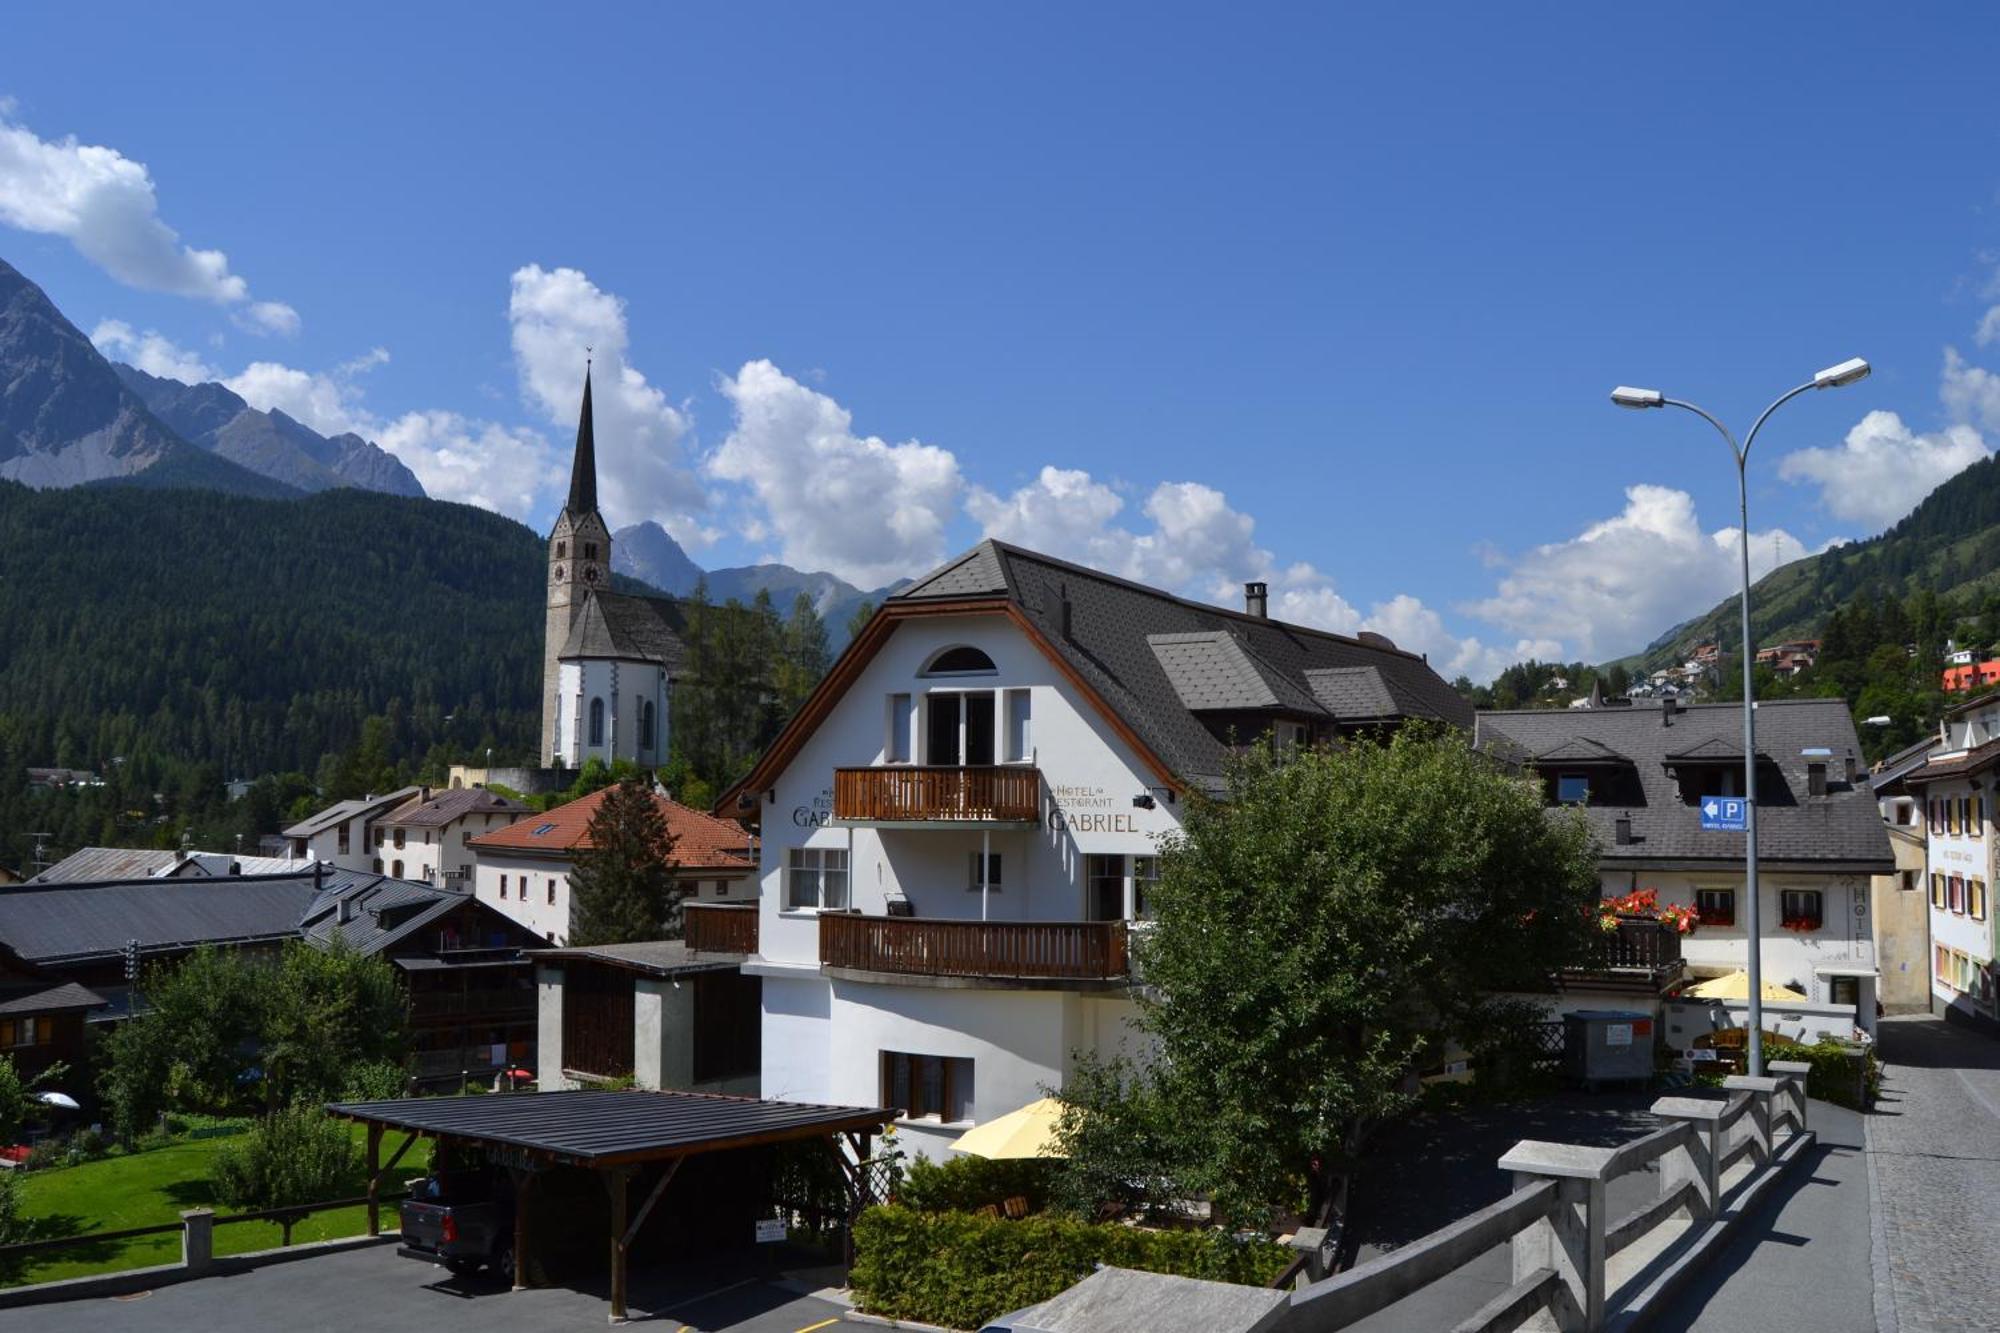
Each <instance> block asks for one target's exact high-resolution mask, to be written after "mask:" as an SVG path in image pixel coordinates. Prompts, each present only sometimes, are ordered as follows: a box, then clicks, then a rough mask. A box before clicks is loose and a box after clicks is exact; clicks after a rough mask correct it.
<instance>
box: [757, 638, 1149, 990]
mask: <svg viewBox="0 0 2000 1333" xmlns="http://www.w3.org/2000/svg"><path fill="white" fill-rule="evenodd" d="M953 644H968V645H971V646H973V647H976V648H979V649H981V650H982V651H984V652H985V653H986V654H987V655H988V656H989V657H991V658H992V659H993V661H994V664H995V665H996V667H998V672H997V674H995V675H993V676H979V677H956V678H946V679H938V680H929V679H925V678H923V677H921V676H920V675H919V672H920V671H921V669H922V668H923V666H924V665H925V663H927V662H928V661H929V660H930V659H931V657H933V656H934V655H935V654H936V652H937V651H938V650H939V649H941V648H944V647H947V646H950V645H953ZM1010 688H1027V689H1028V690H1029V691H1030V701H1031V702H1030V707H1031V712H1032V723H1031V738H1030V741H1031V747H1032V754H1033V760H1034V764H1035V765H1036V766H1037V767H1039V769H1040V770H1041V778H1042V796H1041V800H1042V818H1041V821H1040V822H1039V824H1037V825H1036V826H1035V827H1034V828H1032V829H1030V830H1028V831H1025V832H998V833H995V834H993V835H992V844H991V845H992V850H993V851H995V852H997V853H999V854H1000V855H1001V857H1002V858H1003V859H1002V876H1003V880H1004V883H1003V886H1002V888H1001V891H1000V892H998V893H995V894H992V895H991V897H990V899H989V901H988V907H987V910H988V912H989V914H990V916H991V918H992V919H995V920H1016V921H1029V920H1033V921H1075V920H1082V919H1084V918H1085V904H1084V893H1085V889H1084V883H1083V874H1084V857H1085V856H1086V855H1088V854H1091V853H1107V854H1121V855H1128V856H1129V855H1147V854H1150V853H1152V852H1153V851H1154V850H1156V846H1157V839H1158V837H1159V836H1160V835H1161V834H1163V833H1166V832H1168V831H1170V830H1173V829H1175V828H1177V827H1178V826H1179V825H1178V820H1177V819H1176V817H1175V807H1174V806H1173V805H1172V804H1171V803H1169V802H1168V801H1166V800H1165V799H1164V798H1161V797H1160V796H1159V793H1157V792H1155V793H1154V795H1155V797H1156V804H1155V808H1154V809H1151V810H1142V809H1136V808H1134V806H1133V805H1132V798H1133V797H1134V796H1137V795H1139V794H1141V793H1144V792H1146V791H1147V790H1148V788H1149V786H1152V785H1153V784H1157V783H1158V781H1159V779H1158V778H1157V777H1155V776H1153V775H1152V774H1151V772H1150V770H1148V769H1147V768H1146V767H1145V766H1144V765H1143V764H1141V763H1140V762H1139V760H1138V757H1137V756H1136V755H1135V754H1134V753H1133V752H1132V751H1131V749H1130V747H1128V746H1127V745H1126V744H1125V743H1124V742H1123V741H1122V740H1120V739H1119V738H1118V737H1117V735H1116V734H1115V733H1114V732H1113V731H1112V730H1111V728H1110V726H1109V725H1108V724H1107V723H1106V722H1105V721H1104V720H1103V719H1102V718H1101V716H1099V715H1098V713H1097V712H1096V710H1095V709H1094V708H1092V707H1091V706H1090V705H1089V704H1087V703H1086V702H1084V700H1083V699H1082V697H1081V696H1080V695H1079V694H1078V693H1077V692H1076V690H1075V689H1074V687H1073V686H1071V685H1070V684H1069V683H1068V681H1066V680H1064V679H1063V678H1062V677H1061V675H1060V674H1059V673H1058V672H1057V670H1056V668H1055V666H1054V664H1053V663H1051V662H1050V661H1049V660H1048V658H1046V657H1045V656H1043V655H1042V653H1041V651H1040V650H1039V649H1037V648H1036V647H1035V646H1034V645H1033V644H1032V643H1030V642H1029V641H1028V640H1027V639H1026V637H1025V636H1023V635H1022V633H1021V632H1020V631H1019V630H1018V629H1017V628H1016V627H1014V626H1013V625H1012V624H1011V623H1009V622H1007V621H1005V620H1003V619H1002V618H1000V617H997V616H965V617H940V618H938V619H935V620H929V619H926V620H917V621H908V622H905V623H903V624H902V625H900V626H899V627H898V628H897V629H896V631H895V632H894V634H893V635H892V636H891V637H890V638H889V640H888V642H887V643H886V644H885V645H884V646H883V648H882V649H881V651H880V652H879V653H877V655H876V656H875V658H874V660H873V661H871V662H870V663H869V664H868V666H867V667H866V668H865V669H864V670H863V671H862V673H861V675H860V677H859V678H858V679H857V680H856V681H855V683H854V685H853V686H852V687H851V688H850V689H849V690H848V692H847V694H846V695H845V697H844V698H843V699H842V700H841V701H840V703H839V704H838V705H837V706H836V707H835V709H834V711H833V713H832V714H831V715H830V716H829V717H828V719H827V720H826V722H825V723H823V724H822V725H821V726H820V727H819V729H818V730H817V731H816V732H815V733H814V734H813V735H812V736H811V737H810V738H809V739H808V740H807V741H806V743H805V744H804V745H803V746H802V747H801V748H800V750H799V753H798V754H797V755H796V756H795V757H794V758H793V760H792V762H791V763H790V764H789V765H787V766H786V768H785V771H784V772H783V773H782V774H780V775H779V776H778V778H777V780H776V781H775V783H774V784H773V787H772V789H771V791H770V792H769V793H768V794H767V793H757V795H758V797H759V799H762V800H764V801H765V806H764V810H763V816H764V817H763V855H762V864H761V869H760V877H761V881H762V886H761V892H760V894H759V900H760V903H761V906H762V910H763V918H762V920H761V922H760V923H759V924H760V936H759V939H760V946H761V949H762V952H763V955H764V956H765V957H766V958H769V959H773V960H777V961H782V962H792V963H801V964H817V962H818V960H819V933H818V925H817V922H816V920H815V919H814V916H815V914H813V913H811V912H795V911H790V910H787V909H785V908H784V907H783V901H784V895H783V888H784V876H783V867H784V866H785V865H786V863H787V860H788V858H789V855H790V853H791V851H792V849H793V848H795V847H801V846H812V847H842V848H847V849H849V858H848V868H849V876H850V886H851V894H852V898H851V902H852V905H853V906H854V907H856V908H858V909H860V910H861V911H863V912H867V913H870V914H880V913H881V912H882V911H883V910H884V905H885V902H886V900H887V898H888V897H889V896H890V895H891V894H892V893H898V892H900V893H901V894H902V895H903V896H905V897H907V898H908V899H909V900H910V902H911V904H912V905H913V907H914V909H915V911H916V914H917V915H918V916H923V917H958V918H974V919H976V918H977V917H978V916H979V914H980V895H979V894H977V893H972V892H969V891H968V890H967V887H966V886H967V884H968V881H969V878H970V868H971V867H970V858H971V855H972V853H974V852H976V851H977V850H979V848H980V835H979V833H977V832H964V831H958V830H932V829H917V830H908V829H895V830H878V829H865V828H864V829H848V828H841V827H836V826H834V825H833V824H832V822H831V820H832V806H833V771H834V769H835V768H843V767H862V766H868V765H873V764H877V763H880V762H881V760H882V758H883V754H884V745H885V741H886V739H887V731H888V728H887V699H888V697H889V696H890V695H891V694H895V693H909V694H912V695H921V694H923V693H925V692H926V691H928V690H932V689H937V690H961V689H980V690H986V689H991V690H994V691H996V692H997V691H1000V690H1005V689H1010ZM912 731H913V735H914V737H915V739H916V742H917V752H918V755H919V757H921V756H922V744H923V737H922V723H921V718H919V720H918V721H917V722H916V723H915V724H913V727H912Z"/></svg>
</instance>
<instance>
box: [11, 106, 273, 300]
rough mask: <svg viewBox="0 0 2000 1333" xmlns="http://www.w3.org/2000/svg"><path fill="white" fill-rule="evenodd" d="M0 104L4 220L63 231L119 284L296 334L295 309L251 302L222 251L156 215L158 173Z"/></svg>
mask: <svg viewBox="0 0 2000 1333" xmlns="http://www.w3.org/2000/svg"><path fill="white" fill-rule="evenodd" d="M12 111H13V108H12V107H11V105H10V106H6V107H0V222H4V223H6V224H7V225H8V226H10V227H17V228H19V229H20V230H22V231H31V232H38V233H41V234H43V235H48V236H61V237H63V238H65V239H66V240H68V241H69V243H70V244H71V245H73V246H75V247H76V249H77V252H78V253H79V254H81V255H82V256H83V257H84V258H86V259H88V260H90V261H91V262H92V263H93V264H96V265H97V266H98V267H99V268H101V269H103V270H104V271H105V272H106V273H109V274H110V275H111V276H112V277H114V278H116V279H117V280H118V281H120V282H122V283H125V284H126V285H128V286H132V287H142V288H145V289H147V290H149V291H157V292H170V293H172V294H173V295H176V296H191V297H195V298H197V299H199V300H204V301H212V302H214V303H215V304H217V305H221V306H237V307H242V309H241V311H240V321H241V322H242V323H244V325H245V326H246V327H248V328H252V329H255V330H257V331H259V332H265V333H282V334H287V335H289V334H294V333H297V332H298V327H299V317H298V312H297V311H295V310H293V309H292V308H291V307H290V306H287V305H284V304H281V303H279V302H276V301H251V300H250V285H249V283H247V282H245V281H244V280H243V278H242V277H241V276H240V275H239V274H236V273H233V272H231V271H230V268H229V257H228V256H227V255H225V254H223V253H222V251H220V250H197V249H195V248H194V247H193V246H189V245H183V244H182V243H181V238H180V234H179V233H178V232H176V231H175V230H174V229H173V228H172V227H169V226H168V225H167V224H166V223H165V222H163V221H161V219H160V215H159V200H158V197H157V196H156V195H155V193H154V189H153V178H152V175H151V174H150V173H149V172H148V171H147V170H146V166H145V164H144V163H141V162H134V161H133V160H132V159H130V158H128V157H126V156H125V155H124V154H122V153H120V152H119V151H118V150H117V149H115V148H105V147H101V146H99V145H95V144H85V143H79V142H77V139H76V137H75V136H74V135H71V136H68V137H65V138H62V139H56V140H49V139H43V138H40V137H38V136H37V135H36V134H35V133H34V132H33V131H32V130H29V129H27V128H26V127H25V126H22V125H19V124H17V123H15V122H14V121H13V120H12V119H11V116H12Z"/></svg>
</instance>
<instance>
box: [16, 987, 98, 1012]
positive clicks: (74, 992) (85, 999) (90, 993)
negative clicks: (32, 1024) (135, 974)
mask: <svg viewBox="0 0 2000 1333" xmlns="http://www.w3.org/2000/svg"><path fill="white" fill-rule="evenodd" d="M109 1003H110V1001H109V1000H107V999H105V998H104V997H103V996H102V995H99V994H98V993H97V992H96V991H94V990H91V989H90V988H89V987H87V986H79V985H78V984H77V983H76V982H74V981H61V982H57V983H56V984H54V985H49V984H47V983H45V982H38V983H35V984H33V985H30V986H27V987H25V988H22V987H18V986H10V987H8V988H7V989H6V990H0V1014H59V1013H63V1012H65V1011H66V1010H74V1009H102V1008H103V1007H104V1006H105V1005H107V1004H109Z"/></svg>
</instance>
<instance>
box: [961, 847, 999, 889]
mask: <svg viewBox="0 0 2000 1333" xmlns="http://www.w3.org/2000/svg"><path fill="white" fill-rule="evenodd" d="M971 857H972V874H971V876H970V880H969V882H968V884H967V885H966V887H967V888H969V889H971V890H972V891H973V892H974V893H977V892H979V891H980V890H981V889H987V890H990V891H992V892H994V893H998V892H1000V853H998V852H989V853H985V854H981V853H979V852H973V853H971ZM981 862H984V863H985V864H984V866H983V867H982V865H981ZM982 869H984V871H985V875H984V876H983V877H982V876H981V874H980V871H981V870H982Z"/></svg>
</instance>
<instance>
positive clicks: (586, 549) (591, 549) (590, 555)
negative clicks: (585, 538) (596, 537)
mask: <svg viewBox="0 0 2000 1333" xmlns="http://www.w3.org/2000/svg"><path fill="white" fill-rule="evenodd" d="M583 558H584V559H585V560H595V559H597V543H596V542H585V543H584V544H583Z"/></svg>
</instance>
